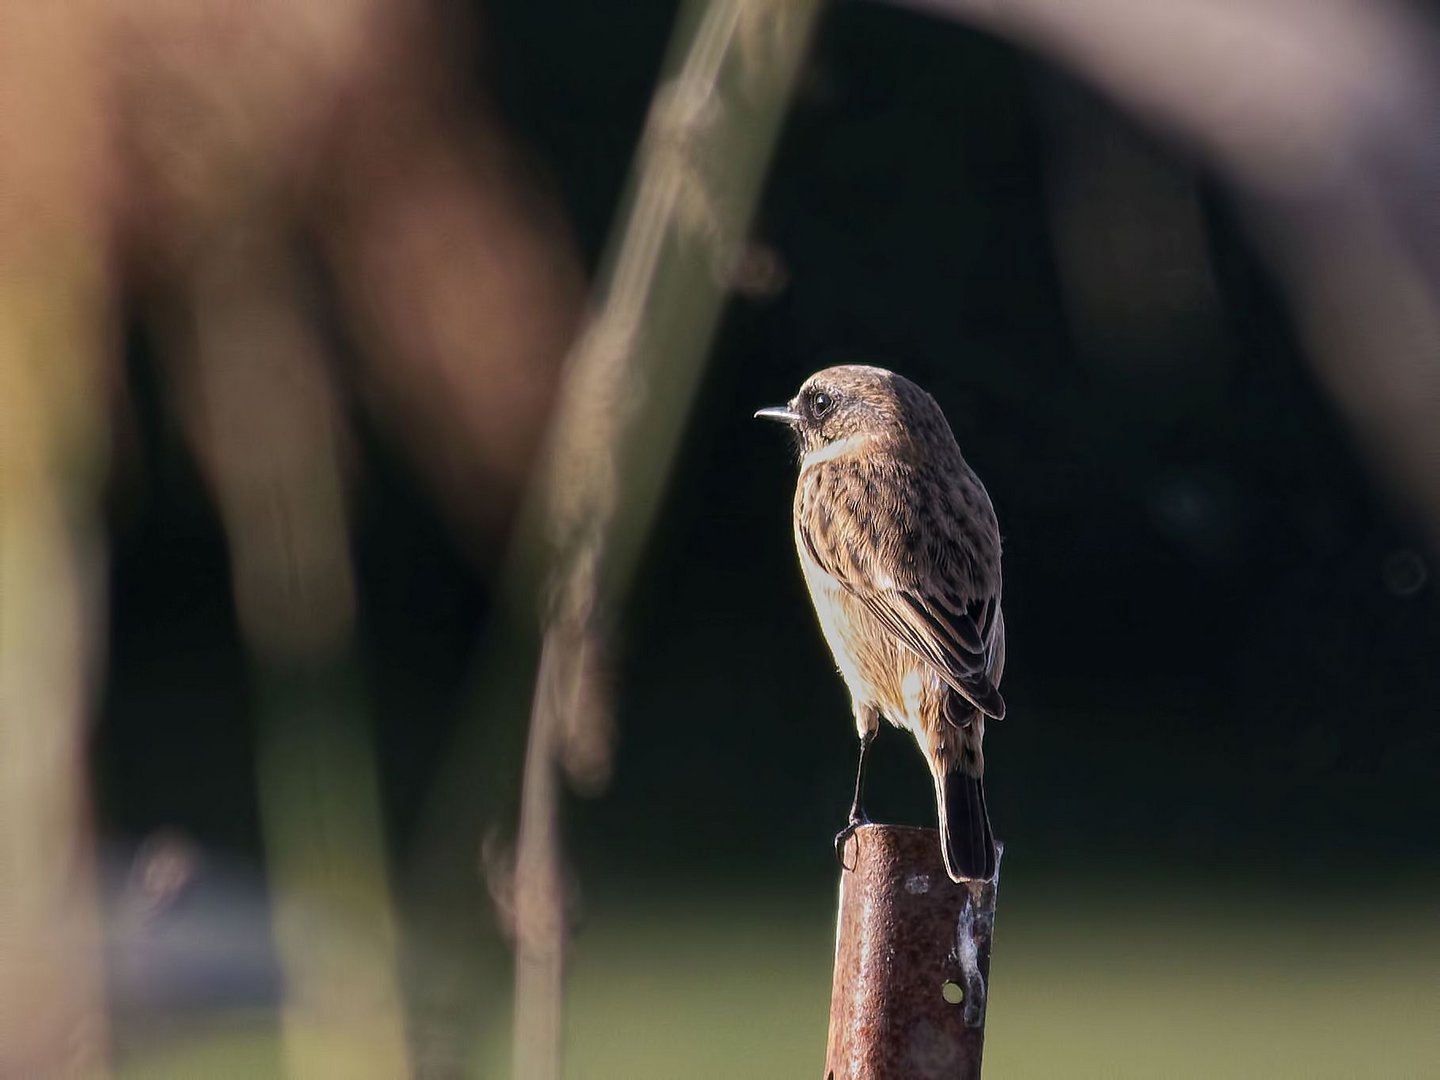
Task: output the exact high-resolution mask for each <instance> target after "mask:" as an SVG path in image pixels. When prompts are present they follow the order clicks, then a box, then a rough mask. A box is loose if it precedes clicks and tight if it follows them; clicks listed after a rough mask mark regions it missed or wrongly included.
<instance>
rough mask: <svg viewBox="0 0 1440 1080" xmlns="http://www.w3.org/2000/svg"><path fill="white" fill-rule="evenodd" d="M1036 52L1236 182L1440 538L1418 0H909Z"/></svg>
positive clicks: (1438, 114)
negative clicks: (1078, 0)
mask: <svg viewBox="0 0 1440 1080" xmlns="http://www.w3.org/2000/svg"><path fill="white" fill-rule="evenodd" d="M896 2H897V3H898V4H899V5H900V6H905V7H911V8H915V9H917V10H923V11H930V12H934V13H936V14H941V15H945V16H948V17H951V18H954V19H958V20H961V21H964V22H967V23H971V24H973V25H975V26H978V27H981V28H984V29H986V30H989V31H992V32H995V33H998V34H1000V35H1002V36H1005V37H1008V38H1010V39H1012V40H1014V41H1016V42H1017V43H1019V44H1021V45H1023V46H1026V47H1029V48H1032V49H1035V50H1036V51H1037V52H1040V53H1041V54H1043V55H1046V56H1048V57H1050V58H1052V59H1053V60H1055V61H1056V62H1058V63H1060V64H1061V65H1063V66H1065V67H1067V68H1069V69H1071V70H1072V71H1073V72H1075V73H1076V74H1078V75H1079V76H1081V77H1082V78H1084V79H1085V80H1087V81H1088V82H1090V83H1091V84H1093V85H1094V86H1095V87H1096V88H1097V89H1098V90H1100V91H1101V92H1102V93H1104V94H1106V95H1107V96H1109V97H1110V98H1112V99H1113V100H1114V101H1115V102H1116V103H1118V104H1119V105H1121V106H1122V107H1124V108H1126V109H1128V110H1130V111H1132V112H1133V113H1134V114H1135V115H1136V116H1137V117H1139V118H1140V119H1141V120H1143V121H1144V122H1146V123H1148V124H1149V125H1151V126H1152V127H1155V128H1156V129H1158V130H1159V131H1160V132H1162V133H1163V134H1165V135H1166V136H1168V137H1170V138H1172V139H1175V140H1177V141H1179V142H1181V143H1182V144H1184V145H1186V146H1188V147H1190V148H1192V149H1193V150H1194V151H1196V152H1197V153H1198V154H1199V155H1201V157H1202V158H1203V159H1204V160H1205V161H1206V163H1207V164H1209V165H1210V166H1211V167H1212V168H1214V169H1215V170H1217V172H1218V173H1219V174H1220V175H1221V176H1222V177H1223V178H1224V179H1225V180H1226V181H1227V182H1228V183H1229V184H1230V186H1231V188H1232V190H1233V191H1234V192H1235V193H1236V195H1237V196H1238V198H1239V199H1240V201H1241V203H1242V206H1243V208H1244V209H1245V211H1246V213H1247V215H1248V220H1249V223H1250V225H1251V228H1252V230H1253V232H1254V234H1255V236H1256V237H1257V238H1258V240H1259V241H1260V243H1261V245H1262V248H1263V249H1264V250H1266V251H1267V252H1268V254H1269V256H1270V259H1271V262H1272V265H1273V266H1274V267H1275V269H1276V271H1277V273H1278V277H1279V280H1280V284H1281V285H1282V287H1283V288H1284V290H1285V292H1286V294H1287V296H1288V298H1289V300H1290V304H1291V308H1292V312H1293V314H1294V316H1295V319H1296V322H1297V324H1298V327H1299V331H1300V336H1301V339H1302V341H1303V342H1304V344H1305V346H1306V348H1307V350H1308V351H1309V354H1310V356H1311V359H1312V361H1313V362H1314V363H1315V367H1316V373H1317V375H1318V376H1319V378H1320V379H1321V381H1322V382H1323V383H1324V384H1325V386H1326V387H1327V389H1328V390H1329V391H1330V393H1331V395H1332V396H1333V398H1334V400H1335V402H1336V404H1337V405H1338V407H1339V408H1340V409H1341V411H1342V412H1343V413H1344V414H1345V416H1346V419H1347V420H1348V421H1349V422H1350V424H1351V425H1352V427H1353V428H1354V429H1355V431H1356V433H1357V434H1358V435H1359V436H1360V439H1361V442H1362V444H1363V446H1364V447H1365V449H1366V450H1367V451H1368V452H1369V453H1370V455H1371V457H1372V458H1373V459H1374V461H1375V463H1376V464H1377V465H1378V466H1379V471H1380V474H1381V475H1382V477H1383V478H1384V479H1385V480H1386V481H1387V482H1388V483H1389V484H1390V485H1391V487H1392V488H1393V489H1394V490H1395V492H1396V493H1397V495H1399V497H1400V498H1401V500H1402V501H1404V502H1405V503H1407V504H1409V505H1410V506H1411V507H1413V508H1414V509H1415V510H1416V512H1417V513H1418V515H1419V516H1420V518H1421V520H1422V521H1423V522H1424V523H1425V525H1426V527H1427V529H1428V532H1429V534H1430V539H1431V542H1432V545H1434V546H1435V547H1437V548H1440V470H1437V469H1436V463H1437V462H1440V257H1437V256H1436V254H1435V253H1436V252H1437V251H1440V200H1437V199H1436V198H1435V194H1434V193H1435V190H1436V186H1437V184H1440V146H1437V144H1436V141H1435V136H1434V132H1435V130H1436V121H1437V119H1440V62H1437V61H1440V49H1437V43H1436V37H1435V30H1434V27H1433V25H1432V24H1431V23H1430V22H1428V21H1427V20H1426V19H1425V18H1423V17H1422V13H1421V10H1420V9H1419V8H1417V7H1416V6H1414V5H1410V4H1405V3H1402V2H1399V0H1394V2H1391V0H1367V2H1359V0H1092V2H1090V3H1086V4H1074V3H1071V2H1069V0H896Z"/></svg>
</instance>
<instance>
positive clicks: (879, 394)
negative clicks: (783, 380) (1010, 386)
mask: <svg viewBox="0 0 1440 1080" xmlns="http://www.w3.org/2000/svg"><path fill="white" fill-rule="evenodd" d="M755 416H756V417H757V418H758V419H763V420H778V421H780V422H781V423H785V424H788V425H790V427H791V429H792V430H793V431H794V432H795V435H796V438H797V439H798V440H799V443H800V454H801V457H802V458H803V459H806V460H810V461H813V460H815V459H816V457H818V456H819V455H821V454H824V455H826V456H827V457H828V456H839V455H841V454H845V453H850V452H852V451H862V450H868V449H872V448H883V449H887V450H891V451H903V450H904V449H905V448H906V447H909V446H911V445H913V444H915V443H917V442H924V441H926V440H929V439H935V438H945V439H949V440H952V441H953V436H951V434H950V426H949V424H947V423H946V421H945V415H944V414H943V413H942V412H941V411H940V406H939V405H937V404H936V403H935V399H934V398H932V397H931V396H930V395H929V394H927V393H926V392H925V391H924V390H922V389H920V387H918V386H916V385H915V384H914V383H913V382H911V381H910V380H909V379H907V378H905V377H904V376H903V375H896V374H895V373H894V372H893V371H887V370H885V369H884V368H879V367H869V366H867V365H863V364H846V365H843V366H841V367H831V368H826V369H825V370H823V371H817V372H816V373H815V374H814V375H811V376H810V377H809V378H808V379H806V380H805V382H804V384H803V385H802V386H801V387H800V392H799V393H797V394H796V395H795V396H794V397H793V398H791V399H790V400H789V401H788V402H786V403H785V404H784V405H775V406H772V407H770V408H767V409H761V410H760V411H759V412H757V413H756V414H755Z"/></svg>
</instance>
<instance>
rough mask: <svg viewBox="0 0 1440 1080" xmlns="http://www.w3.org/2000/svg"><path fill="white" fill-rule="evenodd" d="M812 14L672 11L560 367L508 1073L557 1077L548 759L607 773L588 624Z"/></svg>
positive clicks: (731, 5) (556, 881)
mask: <svg viewBox="0 0 1440 1080" xmlns="http://www.w3.org/2000/svg"><path fill="white" fill-rule="evenodd" d="M817 6H818V5H816V4H815V3H812V2H808V0H807V2H798V0H713V2H711V3H708V4H700V3H696V4H691V5H689V6H688V7H687V9H686V11H685V12H683V13H682V16H681V23H680V29H679V30H678V31H677V34H676V37H675V44H674V48H675V51H676V55H677V56H678V57H679V61H678V63H676V64H674V65H673V66H672V68H671V71H672V74H671V75H670V76H669V77H667V78H666V80H665V81H664V82H663V84H662V86H661V87H660V90H659V92H658V93H657V94H656V97H655V100H654V102H653V104H652V107H651V113H650V118H649V122H648V124H647V126H646V131H645V134H644V136H643V139H642V144H641V149H640V156H639V159H638V162H637V167H636V171H635V179H634V187H633V193H632V196H631V201H630V204H629V207H628V210H627V212H626V214H625V216H624V217H623V218H622V219H621V221H620V223H619V224H618V226H617V228H616V230H615V233H614V240H613V243H612V249H611V259H610V264H609V271H608V274H607V275H606V279H605V283H604V285H603V286H602V289H601V292H600V296H601V301H600V304H599V306H598V308H597V310H596V313H595V316H594V318H593V319H592V320H591V323H590V325H589V327H588V328H587V330H586V331H585V332H584V333H583V334H582V335H581V337H580V340H579V342H578V343H577V345H576V347H575V349H574V351H573V353H572V354H571V356H570V358H569V360H568V362H567V365H566V371H565V381H564V383H563V384H562V387H561V393H560V406H559V408H558V409H557V412H556V419H555V422H554V426H553V428H552V437H551V439H550V445H549V455H548V461H547V470H546V473H545V480H544V482H543V486H542V493H541V500H540V504H539V505H540V515H541V522H540V530H541V532H542V535H543V538H544V547H545V548H546V549H547V550H548V553H549V554H550V556H551V559H552V563H551V567H550V570H549V572H548V574H547V576H546V589H547V595H546V605H547V606H546V610H545V615H544V633H543V638H544V641H543V645H542V648H541V658H540V667H539V672H538V676H537V684H536V688H535V693H534V699H533V700H534V704H533V706H532V709H531V729H530V738H529V742H528V745H527V747H526V761H525V768H524V789H523V792H522V796H521V817H520V829H519V836H518V839H517V851H516V860H515V868H516V872H515V881H514V914H515V931H516V955H517V959H516V1003H515V1051H514V1053H515V1058H514V1061H515V1069H514V1075H515V1076H516V1077H517V1080H556V1078H558V1076H559V1072H560V1049H559V1038H560V1016H561V987H562V976H563V969H564V944H565V926H564V918H563V913H564V896H563V882H562V877H561V865H560V842H559V826H558V814H559V812H558V806H557V800H558V795H559V790H558V784H557V782H556V777H555V775H554V773H555V768H556V762H557V760H560V761H563V762H564V763H565V764H566V766H567V767H568V768H569V770H570V772H571V775H572V776H574V775H576V774H577V771H578V770H577V762H578V761H584V762H586V763H588V764H590V765H592V766H593V765H594V764H595V763H596V761H597V756H596V755H595V754H594V753H593V747H594V746H595V744H596V743H597V741H598V742H603V743H606V744H607V750H606V753H605V754H604V756H603V760H602V761H601V768H600V775H601V776H603V775H604V774H605V773H607V772H608V725H609V717H608V715H607V714H606V713H605V706H604V703H603V701H602V700H601V699H602V698H603V694H602V693H601V691H600V689H599V688H598V686H597V682H598V670H597V669H598V667H599V664H598V661H597V659H596V658H597V655H598V653H599V652H600V639H601V624H602V623H603V621H604V620H605V617H606V612H607V609H608V607H609V605H610V604H611V603H613V601H614V599H615V598H616V597H618V596H619V595H620V594H621V593H623V591H624V588H625V585H626V583H627V582H628V579H629V577H630V576H631V574H632V573H633V570H634V562H635V558H636V553H637V552H638V550H639V547H640V543H641V541H642V540H643V537H644V536H645V534H646V533H647V532H648V530H649V525H650V522H651V519H652V518H653V516H654V511H655V506H656V504H657V502H658V498H659V492H660V488H661V486H662V484H663V480H664V478H665V476H666V474H667V473H668V471H669V466H670V462H671V460H672V458H673V455H674V452H675V448H676V445H677V443H678V439H679V432H680V429H681V426H682V424H683V421H684V418H685V415H686V413H687V411H688V406H689V402H690V399H691V397H692V395H693V392H694V388H695V385H696V383H697V382H698V379H699V373H700V370H701V368H702V367H703V363H704V358H705V355H706V352H707V350H708V347H709V342H710V337H711V335H712V333H713V330H714V326H715V323H716V320H717V318H718V315H719V311H720V306H721V300H722V298H723V296H724V293H725V291H726V287H727V285H728V284H729V279H730V276H731V274H732V273H733V268H734V266H735V263H736V262H737V260H738V257H739V255H740V253H741V251H742V250H743V248H744V246H745V245H744V230H745V229H746V228H747V226H748V221H749V218H750V213H751V210H752V208H753V205H754V202H755V199H756V197H757V196H758V192H759V187H760V182H761V179H762V177H763V175H764V171H765V167H766V164H767V162H768V160H769V156H770V151H771V149H772V148H773V145H774V141H775V136H776V134H777V133H778V130H779V124H780V120H781V118H782V117H783V115H784V112H785V107H786V104H787V102H788V100H789V94H790V87H791V84H792V81H793V77H794V73H795V70H796V68H797V66H798V63H799V60H800V57H801V56H802V55H803V52H804V48H805V45H806V43H807V41H808V38H809V29H810V25H811V21H812V19H813V16H814V13H815V10H816V7H817ZM692 27H693V30H692V29H691V28H692ZM640 433H643V435H644V441H645V448H644V453H643V454H637V453H635V452H634V450H635V447H634V440H635V439H636V438H637V436H638V435H639V434H640ZM522 560H523V552H522ZM577 748H583V749H580V750H577ZM587 780H590V781H591V782H592V783H593V782H594V778H593V777H587Z"/></svg>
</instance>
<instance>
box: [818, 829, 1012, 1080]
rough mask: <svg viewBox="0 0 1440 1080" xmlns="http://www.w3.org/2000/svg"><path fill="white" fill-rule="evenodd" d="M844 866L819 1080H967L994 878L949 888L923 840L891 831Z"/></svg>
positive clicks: (857, 843)
mask: <svg viewBox="0 0 1440 1080" xmlns="http://www.w3.org/2000/svg"><path fill="white" fill-rule="evenodd" d="M844 856H845V863H846V866H847V867H853V869H846V870H843V871H842V872H841V875H840V913H839V917H838V921H837V924H836V929H835V975H834V983H833V985H832V988H831V991H830V1038H829V1044H828V1046H827V1048H826V1053H825V1080H941V1078H943V1080H975V1078H978V1077H979V1076H980V1058H981V1054H982V1052H983V1050H984V1046H985V1006H986V1003H987V1000H988V997H989V986H990V940H991V935H992V932H993V930H994V926H995V893H996V889H997V888H998V886H999V882H1000V874H999V871H998V870H997V871H996V874H995V878H994V879H993V880H991V881H981V882H970V883H967V884H964V885H957V884H956V883H955V882H953V881H951V880H950V878H949V876H948V875H947V874H946V873H945V865H944V863H943V862H942V861H941V857H940V837H939V834H938V833H936V832H935V830H934V829H913V828H905V827H901V826H896V825H862V826H861V827H860V828H859V829H857V830H856V831H855V835H854V836H853V837H851V839H850V841H849V842H848V843H847V844H846V845H845V852H844Z"/></svg>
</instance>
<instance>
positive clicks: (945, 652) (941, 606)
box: [797, 503, 1005, 719]
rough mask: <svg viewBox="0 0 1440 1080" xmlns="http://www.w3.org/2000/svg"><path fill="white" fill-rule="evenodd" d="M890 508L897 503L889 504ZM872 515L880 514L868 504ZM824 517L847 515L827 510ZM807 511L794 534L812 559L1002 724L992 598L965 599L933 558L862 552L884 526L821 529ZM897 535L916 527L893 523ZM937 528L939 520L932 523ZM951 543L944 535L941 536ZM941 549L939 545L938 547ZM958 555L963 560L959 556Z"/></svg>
mask: <svg viewBox="0 0 1440 1080" xmlns="http://www.w3.org/2000/svg"><path fill="white" fill-rule="evenodd" d="M890 505H895V504H894V503H891V504H890ZM868 509H869V511H870V512H879V511H878V510H877V507H876V506H874V505H872V506H870V507H869V508H868ZM828 510H829V514H828V515H827V516H826V518H824V519H823V520H827V521H828V520H831V519H833V518H834V517H836V516H841V515H844V514H845V513H847V512H849V511H848V507H847V506H845V505H844V504H840V505H832V506H831V507H829V508H828ZM812 517H815V516H814V515H811V514H801V515H800V519H799V521H798V522H797V531H798V533H799V535H800V539H801V542H802V543H803V544H804V545H805V550H806V551H807V552H808V553H809V555H810V558H812V559H813V560H815V563H816V564H817V565H818V566H819V567H820V569H821V570H823V571H825V573H827V574H829V575H830V576H831V577H832V578H834V579H835V580H836V581H838V582H839V583H840V584H841V585H842V586H843V587H844V588H845V589H846V590H847V591H848V592H850V593H851V594H852V595H854V596H855V597H856V598H857V599H858V600H860V601H861V602H862V603H863V604H864V605H865V607H866V609H867V610H868V611H869V612H870V613H871V614H872V615H874V616H875V618H877V619H878V620H879V621H880V622H881V624H882V625H884V626H885V627H886V628H887V629H889V630H890V631H891V632H892V633H894V634H895V636H896V638H897V639H898V640H899V641H900V642H901V643H902V644H904V645H905V646H906V647H907V648H909V649H910V650H911V651H912V652H914V653H915V654H916V655H917V656H919V657H920V658H921V659H923V660H925V661H926V662H927V663H928V664H930V666H931V667H933V668H934V669H935V671H936V673H937V674H939V676H940V677H941V678H942V679H943V680H944V681H945V682H946V683H947V684H949V686H950V687H951V689H953V690H954V691H955V692H956V693H957V694H959V695H960V696H961V697H963V698H964V699H965V700H966V701H968V702H969V703H970V704H971V705H973V706H974V707H975V708H977V709H979V710H980V711H981V712H983V713H985V715H987V716H991V717H995V718H996V719H999V718H1001V717H1003V716H1004V715H1005V700H1004V698H1002V697H1001V696H1000V692H999V691H998V690H997V689H995V684H994V683H993V682H991V680H990V676H989V671H990V660H991V657H992V656H993V644H994V642H993V632H994V631H995V630H996V629H997V628H998V621H997V619H996V617H995V616H996V613H997V612H998V611H999V601H998V598H996V597H990V598H988V599H985V600H969V601H967V600H966V599H965V598H964V597H962V596H960V595H958V593H957V592H956V591H955V590H954V588H953V586H952V584H951V582H950V581H948V580H947V577H946V575H945V573H944V572H943V567H942V566H941V565H937V563H938V560H937V561H934V562H927V563H924V564H921V565H917V564H916V561H915V560H914V559H913V558H912V559H911V560H902V559H900V558H898V557H896V556H895V553H894V551H893V550H892V549H889V548H887V546H886V545H885V544H883V543H878V544H877V543H874V542H871V543H868V544H866V545H864V546H863V547H862V544H861V542H860V538H862V537H863V538H866V539H868V540H871V541H873V540H874V538H876V537H877V535H880V534H883V533H884V532H885V529H884V527H883V526H884V525H886V524H892V523H875V524H879V525H880V526H881V528H879V529H876V528H874V527H862V528H844V527H835V525H834V524H832V527H830V528H819V527H817V522H818V521H820V520H822V519H821V518H818V517H817V518H815V520H811V519H812ZM893 524H894V526H895V527H896V528H897V529H899V530H905V529H910V528H914V523H913V522H895V523H893ZM936 524H937V525H938V523H936ZM941 535H944V537H945V539H946V540H949V541H950V542H951V543H952V544H953V543H954V541H953V539H952V538H951V536H950V535H949V534H948V533H942V534H941ZM944 546H945V545H943V544H942V548H943V547H944ZM962 557H963V556H962Z"/></svg>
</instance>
